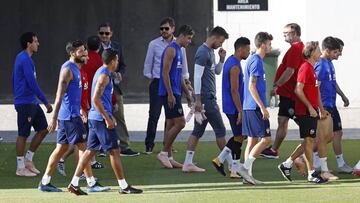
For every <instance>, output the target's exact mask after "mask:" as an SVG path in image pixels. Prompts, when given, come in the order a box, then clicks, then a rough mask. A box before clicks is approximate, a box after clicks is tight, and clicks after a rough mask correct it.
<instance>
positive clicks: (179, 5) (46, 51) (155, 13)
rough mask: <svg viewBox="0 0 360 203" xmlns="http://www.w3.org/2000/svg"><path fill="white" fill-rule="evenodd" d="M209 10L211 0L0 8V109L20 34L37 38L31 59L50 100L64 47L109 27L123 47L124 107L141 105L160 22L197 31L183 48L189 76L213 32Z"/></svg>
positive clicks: (22, 0) (46, 1)
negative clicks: (198, 51)
mask: <svg viewBox="0 0 360 203" xmlns="http://www.w3.org/2000/svg"><path fill="white" fill-rule="evenodd" d="M212 10H213V5H212V1H210V0H197V1H193V0H106V1H105V0H103V1H99V0H97V1H95V0H76V1H74V0H61V1H55V0H12V1H7V2H6V4H3V5H2V6H1V7H0V26H1V32H0V39H1V41H2V43H1V45H2V46H0V50H1V51H0V62H1V63H0V64H1V65H0V103H9V102H10V103H11V102H12V99H13V96H12V88H11V73H12V69H13V64H14V59H15V56H16V54H17V53H18V52H19V51H20V44H19V40H18V38H19V36H20V35H21V34H22V33H23V32H25V31H33V32H36V33H37V35H38V38H39V41H40V49H39V52H38V53H36V54H35V55H34V56H33V60H34V62H35V66H36V70H37V76H38V82H39V84H40V87H41V89H42V90H43V91H44V92H45V94H46V95H47V96H48V98H49V99H50V100H53V99H54V97H55V92H56V85H57V81H58V72H59V69H60V66H61V65H62V63H63V62H64V61H65V60H67V56H66V53H65V43H66V42H67V41H69V40H73V39H83V40H85V39H86V38H87V37H88V36H90V35H93V34H96V30H97V26H98V25H99V24H100V23H102V22H110V23H111V24H112V28H113V30H114V36H113V40H116V41H118V42H120V43H121V44H122V46H123V49H124V50H123V51H124V56H125V62H126V64H127V70H126V71H127V72H126V75H125V77H124V81H123V87H124V91H125V99H126V100H125V101H127V102H146V101H147V88H148V87H147V81H146V79H145V78H144V77H143V62H144V59H145V54H146V50H147V45H148V43H149V41H150V40H152V39H153V38H155V37H157V36H158V35H159V29H158V28H159V22H160V20H161V19H162V18H163V17H166V16H172V17H174V18H175V20H176V24H177V27H179V26H180V25H182V24H190V25H192V26H193V28H194V29H195V31H196V36H195V38H194V42H193V43H192V45H190V47H189V48H188V52H187V56H188V59H189V68H190V70H189V71H190V73H191V75H192V73H193V56H194V54H195V51H196V49H197V46H199V45H200V44H201V43H202V42H203V41H204V40H205V38H206V31H207V29H208V28H209V27H211V26H212V22H213V16H212V15H213V14H212Z"/></svg>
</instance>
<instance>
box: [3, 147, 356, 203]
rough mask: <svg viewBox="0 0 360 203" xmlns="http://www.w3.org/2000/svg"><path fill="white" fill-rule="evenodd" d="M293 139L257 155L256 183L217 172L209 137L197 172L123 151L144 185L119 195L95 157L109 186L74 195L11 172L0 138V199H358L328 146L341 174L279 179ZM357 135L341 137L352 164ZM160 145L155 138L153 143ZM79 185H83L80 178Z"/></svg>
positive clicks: (43, 155) (10, 157)
mask: <svg viewBox="0 0 360 203" xmlns="http://www.w3.org/2000/svg"><path fill="white" fill-rule="evenodd" d="M297 144H298V142H297V141H287V142H285V143H284V144H283V145H282V148H281V158H280V159H278V160H268V159H264V158H259V159H257V160H256V162H255V164H254V172H253V174H254V177H255V178H257V179H258V180H261V181H264V182H265V184H264V185H261V186H245V185H243V184H242V181H241V180H230V179H229V178H228V177H223V176H221V175H220V174H218V173H217V172H216V171H215V169H214V168H213V166H212V165H211V159H212V158H213V157H215V156H216V155H217V153H218V150H217V147H216V146H215V143H214V142H201V143H200V145H199V146H198V150H197V151H196V154H195V158H194V160H195V162H197V164H198V165H199V166H201V167H204V168H205V169H206V172H205V173H202V174H184V173H182V172H181V170H179V169H171V170H169V169H164V168H162V167H161V165H160V164H159V163H158V161H157V160H156V158H155V155H156V153H153V154H151V155H141V156H138V157H124V158H122V162H123V165H124V168H125V174H126V179H127V181H128V183H130V184H132V185H135V186H138V187H139V188H142V189H144V193H143V194H141V195H119V194H118V193H117V188H118V186H117V181H116V180H115V177H114V175H113V172H112V170H111V167H110V164H109V161H108V157H105V158H97V159H98V161H100V162H102V163H104V164H105V166H106V168H104V169H98V170H94V173H95V176H96V177H98V178H99V180H100V183H101V184H103V185H106V186H111V187H112V190H111V191H110V192H106V193H97V194H94V193H92V194H90V195H88V196H81V197H76V196H74V195H73V194H70V193H68V192H62V193H56V194H55V193H43V192H40V191H38V190H37V189H36V188H37V185H38V183H39V181H40V179H41V176H38V177H34V178H25V177H17V176H16V175H15V168H16V160H15V145H14V143H0V202H37V203H39V202H114V201H121V202H191V203H195V202H208V203H210V202H305V201H306V202H360V198H359V193H360V178H358V177H355V176H353V175H343V174H338V173H337V172H336V169H337V167H336V161H335V157H334V154H333V153H332V150H329V151H330V152H331V153H330V154H329V158H328V159H329V160H328V162H329V168H330V169H333V170H334V174H336V175H339V177H340V180H338V181H334V182H331V183H328V184H325V185H313V184H308V183H307V182H306V181H305V179H304V178H303V177H301V176H300V175H299V174H297V172H296V170H293V171H292V174H293V179H294V180H295V181H293V182H292V183H289V182H286V181H284V179H283V177H282V176H281V174H280V172H279V171H278V169H277V165H278V164H279V163H280V162H282V161H283V160H284V159H286V157H287V156H288V155H289V154H290V152H291V151H292V150H293V149H294V147H295V146H296V145H297ZM359 146H360V140H346V141H345V142H344V154H345V158H346V160H347V162H348V163H349V164H351V165H354V164H356V162H357V161H358V160H359V158H360V153H359ZM54 147H55V145H54V144H42V145H41V146H40V148H39V149H38V151H37V153H36V154H35V157H34V160H35V164H36V166H37V168H38V169H39V170H41V171H42V172H43V171H44V170H45V167H46V163H47V160H48V157H49V155H50V153H51V151H52V150H53V149H54ZM132 147H133V148H134V149H136V150H139V151H141V150H142V149H143V144H142V143H136V142H134V143H132ZM175 148H176V149H178V151H179V152H178V153H176V154H175V159H176V160H178V161H180V162H182V161H183V160H184V153H185V152H184V151H185V143H176V144H175ZM156 150H160V144H159V143H158V144H157V147H156V149H155V151H156ZM74 168H75V163H74V159H73V157H70V158H69V159H68V160H67V162H66V171H67V177H65V178H64V177H61V176H60V175H58V174H57V173H56V174H54V177H53V178H52V184H54V185H56V186H58V187H61V188H62V189H63V190H66V186H67V185H68V184H69V182H70V180H71V177H72V175H73V172H74ZM81 185H82V186H83V188H84V189H85V185H86V184H85V182H82V183H81Z"/></svg>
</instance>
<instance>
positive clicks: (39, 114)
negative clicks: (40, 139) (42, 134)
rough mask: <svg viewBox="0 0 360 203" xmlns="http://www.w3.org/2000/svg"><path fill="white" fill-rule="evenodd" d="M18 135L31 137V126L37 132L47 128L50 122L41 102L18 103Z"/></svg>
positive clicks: (16, 107)
mask: <svg viewBox="0 0 360 203" xmlns="http://www.w3.org/2000/svg"><path fill="white" fill-rule="evenodd" d="M15 109H16V111H17V125H18V135H19V136H24V137H29V135H30V132H31V126H32V127H33V128H34V130H35V131H36V132H39V131H42V130H46V128H47V126H48V123H47V121H46V117H45V114H44V111H43V110H42V109H41V107H40V105H39V104H16V105H15Z"/></svg>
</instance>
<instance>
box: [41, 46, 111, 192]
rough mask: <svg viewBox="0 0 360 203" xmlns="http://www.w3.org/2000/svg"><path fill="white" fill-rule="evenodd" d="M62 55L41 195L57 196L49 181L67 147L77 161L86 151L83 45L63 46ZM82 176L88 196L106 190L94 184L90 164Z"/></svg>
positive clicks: (88, 163)
mask: <svg viewBox="0 0 360 203" xmlns="http://www.w3.org/2000/svg"><path fill="white" fill-rule="evenodd" d="M66 51H67V53H68V54H69V56H70V59H69V60H68V61H66V62H65V63H64V64H63V65H62V66H61V70H60V76H59V83H58V89H57V92H56V99H55V104H54V113H53V116H52V119H51V121H50V123H49V126H48V130H49V132H53V131H54V130H55V128H56V126H57V123H59V125H58V129H57V144H56V148H55V149H54V151H53V152H52V154H51V155H50V157H49V161H48V164H47V167H46V171H45V173H44V176H43V178H42V180H41V181H40V183H39V187H38V189H39V190H40V191H43V192H61V189H59V188H57V187H55V186H53V185H52V184H51V183H50V181H51V176H52V174H53V173H54V171H55V169H56V165H57V163H58V162H59V160H60V158H61V157H62V156H63V155H64V153H65V152H66V151H67V149H68V148H69V144H71V145H77V147H78V149H79V157H81V156H82V154H84V151H85V149H86V129H85V126H84V124H83V121H82V119H81V117H80V101H81V91H82V85H81V73H80V68H81V67H82V66H83V64H84V63H85V60H86V57H87V55H86V50H85V47H84V43H83V42H81V41H79V40H76V41H73V42H69V43H67V45H66ZM84 173H85V176H86V181H87V183H88V192H102V191H107V190H110V188H108V187H102V186H101V185H100V184H99V183H98V182H97V181H96V180H95V178H94V176H93V174H92V170H91V166H90V162H87V163H86V167H85V169H84ZM70 186H71V187H70ZM70 186H69V188H68V189H69V191H70V192H72V193H75V194H76V195H82V194H86V193H85V192H83V191H82V190H81V189H80V187H79V186H78V185H76V184H71V185H70Z"/></svg>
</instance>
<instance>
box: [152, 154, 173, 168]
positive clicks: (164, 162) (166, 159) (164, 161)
mask: <svg viewBox="0 0 360 203" xmlns="http://www.w3.org/2000/svg"><path fill="white" fill-rule="evenodd" d="M156 158H157V159H158V160H159V161H160V162H161V164H162V165H163V166H165V168H173V166H172V165H171V163H170V161H169V157H168V156H166V155H164V154H161V152H160V153H159V154H158V155H157V156H156Z"/></svg>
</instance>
